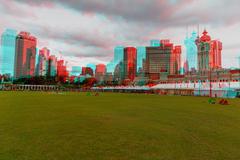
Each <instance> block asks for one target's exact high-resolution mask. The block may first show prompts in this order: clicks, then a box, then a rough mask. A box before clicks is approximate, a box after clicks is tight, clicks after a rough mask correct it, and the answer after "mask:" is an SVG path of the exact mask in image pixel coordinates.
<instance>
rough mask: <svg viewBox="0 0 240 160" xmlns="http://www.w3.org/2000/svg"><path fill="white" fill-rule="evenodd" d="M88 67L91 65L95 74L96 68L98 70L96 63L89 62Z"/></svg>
mask: <svg viewBox="0 0 240 160" xmlns="http://www.w3.org/2000/svg"><path fill="white" fill-rule="evenodd" d="M86 67H89V68H91V69H92V71H93V74H94V73H95V70H96V65H95V64H92V63H89V64H87V66H86Z"/></svg>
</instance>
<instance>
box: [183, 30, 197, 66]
mask: <svg viewBox="0 0 240 160" xmlns="http://www.w3.org/2000/svg"><path fill="white" fill-rule="evenodd" d="M196 39H197V33H196V32H192V35H191V37H188V36H187V37H186V39H185V40H184V44H185V47H186V52H187V55H186V58H187V60H186V63H187V64H186V66H188V68H186V69H187V70H186V71H194V70H197V64H198V61H197V60H198V59H197V45H196V43H195V41H196Z"/></svg>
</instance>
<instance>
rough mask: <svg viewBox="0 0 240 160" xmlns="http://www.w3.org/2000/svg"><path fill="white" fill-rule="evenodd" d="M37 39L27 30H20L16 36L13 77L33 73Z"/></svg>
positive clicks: (27, 75)
mask: <svg viewBox="0 0 240 160" xmlns="http://www.w3.org/2000/svg"><path fill="white" fill-rule="evenodd" d="M36 45H37V39H36V38H35V37H33V36H31V35H30V33H28V32H20V33H19V34H18V36H17V38H16V50H15V73H14V77H15V78H23V77H33V76H34V75H35V59H36Z"/></svg>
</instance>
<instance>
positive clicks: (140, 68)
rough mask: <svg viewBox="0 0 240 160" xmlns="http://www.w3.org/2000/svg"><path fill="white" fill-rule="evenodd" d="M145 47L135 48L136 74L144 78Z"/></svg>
mask: <svg viewBox="0 0 240 160" xmlns="http://www.w3.org/2000/svg"><path fill="white" fill-rule="evenodd" d="M145 63H146V47H137V74H138V75H139V74H141V75H142V76H144V75H143V74H144V72H145V68H146V65H145Z"/></svg>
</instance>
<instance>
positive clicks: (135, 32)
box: [0, 0, 240, 67]
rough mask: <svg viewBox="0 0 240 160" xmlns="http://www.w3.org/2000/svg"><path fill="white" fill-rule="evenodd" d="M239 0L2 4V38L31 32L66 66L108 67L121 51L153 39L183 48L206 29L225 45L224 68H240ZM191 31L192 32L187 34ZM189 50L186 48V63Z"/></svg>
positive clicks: (2, 0)
mask: <svg viewBox="0 0 240 160" xmlns="http://www.w3.org/2000/svg"><path fill="white" fill-rule="evenodd" d="M239 6H240V1H239V0H211V1H210V0H168V1H167V0H0V15H1V16H0V22H1V23H0V33H2V32H3V31H4V30H5V29H6V28H13V29H16V30H17V31H28V32H30V33H31V34H33V35H34V36H36V37H37V38H38V48H42V47H48V48H49V49H50V50H51V52H52V54H55V55H57V56H59V57H62V58H64V59H65V60H67V61H68V65H69V67H70V66H73V65H80V66H83V65H86V64H88V63H107V62H108V61H110V60H111V59H112V57H113V48H114V46H117V45H124V46H142V45H144V46H146V45H149V41H150V40H151V39H166V38H168V39H171V41H172V42H174V43H175V44H181V45H183V41H184V38H185V37H186V33H187V31H188V32H189V33H190V32H191V31H193V30H195V31H197V26H198V24H199V26H200V27H199V28H200V32H202V30H203V29H204V28H206V29H207V30H208V32H209V34H210V35H211V37H212V39H219V40H221V41H222V42H223V51H222V54H223V66H224V67H234V66H238V61H237V57H238V56H240V19H239V17H240V9H239ZM187 28H188V29H187ZM184 54H185V48H184V47H183V58H184Z"/></svg>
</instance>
